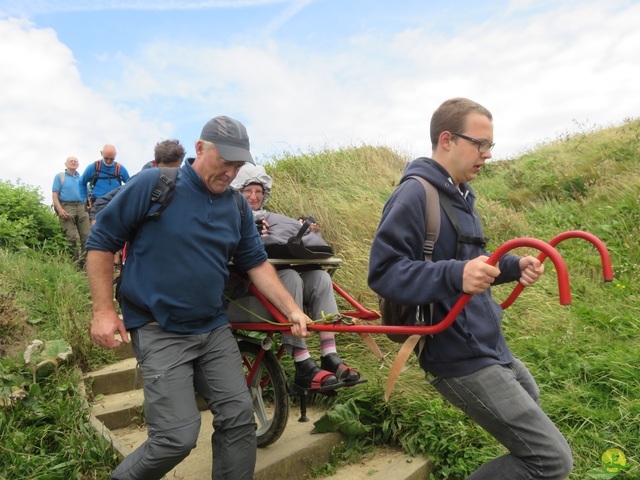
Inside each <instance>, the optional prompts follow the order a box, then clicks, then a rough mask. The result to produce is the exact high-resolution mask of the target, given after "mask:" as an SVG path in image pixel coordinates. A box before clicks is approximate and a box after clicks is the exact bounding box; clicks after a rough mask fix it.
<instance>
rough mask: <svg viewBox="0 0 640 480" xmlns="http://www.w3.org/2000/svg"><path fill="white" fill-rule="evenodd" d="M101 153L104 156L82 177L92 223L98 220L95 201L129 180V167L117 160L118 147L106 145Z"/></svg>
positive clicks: (83, 193) (82, 188)
mask: <svg viewBox="0 0 640 480" xmlns="http://www.w3.org/2000/svg"><path fill="white" fill-rule="evenodd" d="M100 154H101V155H102V158H101V159H100V160H96V161H95V162H93V163H91V164H89V165H88V166H87V168H85V170H84V172H83V173H82V177H80V195H81V196H82V198H83V199H86V205H87V207H88V210H89V217H90V218H91V223H92V224H93V223H95V221H96V211H95V209H94V208H93V202H95V201H96V199H98V198H100V197H102V196H104V195H106V194H107V193H109V192H110V191H111V190H114V189H116V188H118V187H119V186H120V185H122V184H123V183H126V182H127V181H128V180H129V172H127V169H126V168H125V167H124V165H122V164H120V163H119V162H116V155H117V154H116V147H114V146H113V145H105V146H104V147H102V150H101V151H100Z"/></svg>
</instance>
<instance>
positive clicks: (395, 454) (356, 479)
mask: <svg viewBox="0 0 640 480" xmlns="http://www.w3.org/2000/svg"><path fill="white" fill-rule="evenodd" d="M432 471H433V463H432V462H431V460H429V458H427V457H425V456H423V455H420V456H417V457H411V456H409V455H407V454H406V453H404V452H403V451H402V450H400V449H397V448H390V447H377V448H376V449H375V450H374V451H373V452H371V453H369V454H366V455H364V456H363V457H362V458H361V459H360V460H359V461H357V462H354V463H352V464H349V465H345V466H342V467H340V468H339V469H338V470H337V471H336V472H335V473H334V474H333V475H329V476H322V477H316V480H428V479H429V474H430V473H431V472H432Z"/></svg>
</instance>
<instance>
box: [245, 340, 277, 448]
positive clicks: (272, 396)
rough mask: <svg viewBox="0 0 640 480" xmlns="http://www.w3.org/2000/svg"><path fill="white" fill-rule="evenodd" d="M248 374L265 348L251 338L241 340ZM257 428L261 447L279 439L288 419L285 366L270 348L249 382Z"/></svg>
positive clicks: (246, 374) (246, 373)
mask: <svg viewBox="0 0 640 480" xmlns="http://www.w3.org/2000/svg"><path fill="white" fill-rule="evenodd" d="M238 347H239V348H240V354H241V355H242V362H243V368H244V373H245V376H248V374H249V370H250V369H251V368H252V367H253V365H254V363H255V361H256V359H257V358H258V354H259V353H260V351H261V350H262V347H261V346H260V345H258V344H255V343H252V342H249V341H244V340H243V341H240V342H238ZM249 390H250V391H251V397H252V398H253V411H254V416H255V420H256V424H257V425H258V428H257V430H256V436H257V442H258V448H263V447H266V446H268V445H271V444H272V443H274V442H276V441H277V440H278V439H279V438H280V436H281V435H282V432H284V429H285V427H286V426H287V421H288V420H289V391H288V389H287V379H286V376H285V373H284V370H283V369H282V365H280V362H279V361H278V359H277V358H276V356H275V355H274V354H273V353H271V352H270V351H265V352H264V356H263V357H262V362H261V364H260V367H259V370H258V372H257V374H256V375H255V376H254V377H253V380H252V382H251V384H250V385H249Z"/></svg>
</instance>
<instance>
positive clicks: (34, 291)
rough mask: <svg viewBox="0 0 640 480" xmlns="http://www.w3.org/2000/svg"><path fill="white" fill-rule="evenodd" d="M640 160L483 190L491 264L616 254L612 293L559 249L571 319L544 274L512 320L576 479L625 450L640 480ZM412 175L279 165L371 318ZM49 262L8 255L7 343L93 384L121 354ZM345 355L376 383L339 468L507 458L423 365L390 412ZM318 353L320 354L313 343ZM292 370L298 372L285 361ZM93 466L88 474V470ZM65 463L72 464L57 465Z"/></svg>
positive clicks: (610, 147)
mask: <svg viewBox="0 0 640 480" xmlns="http://www.w3.org/2000/svg"><path fill="white" fill-rule="evenodd" d="M639 158H640V121H638V120H629V121H627V122H625V123H624V124H622V125H619V126H615V127H611V128H606V129H602V130H594V131H588V132H584V133H583V134H579V135H572V136H567V137H565V138H559V139H558V140H557V141H555V142H553V143H549V144H545V145H541V146H540V147H538V148H536V149H535V150H532V151H530V152H528V153H527V154H525V155H523V156H522V157H519V158H515V159H512V160H508V161H501V162H491V163H489V164H487V165H486V166H485V168H484V169H483V171H482V172H481V173H480V176H479V177H478V179H477V180H476V181H474V183H473V186H474V188H475V190H476V193H477V194H478V197H479V204H478V208H479V209H480V211H481V213H482V215H483V220H484V226H485V234H486V235H487V236H488V237H490V238H491V242H490V244H489V248H490V249H495V248H496V247H497V246H499V245H500V244H501V243H503V242H504V241H506V240H509V239H511V238H515V237H535V238H539V239H543V240H549V239H551V238H552V237H554V236H555V235H556V234H558V233H560V232H563V231H566V230H574V229H581V230H586V231H589V232H591V233H593V234H595V235H596V236H598V237H599V238H601V239H602V240H603V241H604V242H605V244H606V245H607V247H608V249H609V251H610V254H611V259H612V262H613V267H614V273H615V280H614V281H613V282H611V283H607V284H605V283H604V282H603V280H602V270H601V266H600V258H599V256H598V254H597V252H596V250H595V249H594V248H593V247H592V246H591V244H589V243H587V242H585V241H583V240H568V241H566V242H564V243H562V244H561V245H560V246H559V247H558V250H559V251H560V253H561V254H562V256H563V258H564V259H565V261H566V263H567V266H568V268H569V272H570V280H571V291H572V296H573V302H572V305H571V306H560V305H559V303H558V294H557V281H556V278H555V275H554V272H553V265H552V264H551V263H550V262H546V264H545V265H546V268H547V274H546V275H545V276H544V278H543V279H542V281H541V282H539V283H538V284H536V285H535V286H534V287H532V288H528V289H525V291H524V292H523V293H522V295H521V296H520V297H519V299H518V300H517V301H516V302H515V303H514V305H513V306H512V307H510V308H509V309H508V310H506V311H505V319H504V330H505V333H506V335H507V338H508V341H509V343H510V346H511V348H512V350H513V351H514V353H515V354H516V355H517V356H518V357H519V358H520V359H521V360H523V361H524V362H525V363H526V364H527V366H528V367H529V368H530V370H531V372H532V373H533V375H534V376H535V377H536V379H537V381H538V383H539V386H540V388H541V403H542V406H543V408H544V410H545V411H546V412H547V414H548V415H549V416H550V417H551V418H552V419H553V420H554V421H555V422H556V424H557V425H558V426H559V428H560V429H561V430H562V432H563V433H564V434H565V435H566V436H567V438H568V439H569V443H570V444H571V446H572V449H573V452H574V456H575V464H576V466H575V470H574V473H573V474H572V476H571V477H570V478H572V479H576V480H577V479H584V478H594V479H595V478H611V476H610V475H609V476H607V474H606V472H605V471H604V469H603V467H602V462H601V458H602V455H603V454H604V453H605V452H606V451H607V450H609V449H611V448H618V449H620V450H621V451H622V452H623V453H624V454H625V455H626V457H627V460H628V462H629V468H628V469H626V471H624V472H622V473H620V474H619V476H618V478H637V477H638V476H640V468H639V467H638V462H639V461H640V459H639V458H638V451H637V448H638V439H639V438H640V332H639V326H640V315H639V310H640V302H639V299H640V267H639V264H640V247H639V246H638V228H639V225H640V221H639V220H640V219H639V216H640V206H639V204H638V202H639V200H638V193H637V192H639V191H640V173H639V170H638V168H637V167H638V166H639V160H638V159H639ZM406 161H407V159H404V158H402V157H400V156H399V155H397V154H396V153H395V152H393V151H392V150H390V149H387V148H373V147H368V146H361V147H354V148H350V149H344V150H340V151H332V150H326V151H319V152H311V153H299V154H291V155H287V156H284V157H279V158H273V159H271V160H270V161H269V162H268V164H267V170H268V172H269V173H270V174H271V175H272V176H273V178H274V188H273V193H272V196H271V199H270V201H269V205H268V208H270V209H271V210H273V211H278V212H281V213H285V214H289V215H291V216H298V215H300V214H307V215H309V214H311V215H314V216H315V217H316V218H317V219H318V222H319V224H320V226H321V231H322V233H323V236H324V237H325V238H326V239H327V240H329V241H330V243H332V244H333V246H334V248H335V250H336V252H337V253H338V255H339V256H341V257H342V258H343V259H344V263H343V268H342V269H340V270H339V271H338V272H337V273H336V277H335V278H336V279H337V281H338V283H339V284H341V285H342V286H343V287H345V288H346V289H347V290H348V291H349V292H350V293H351V294H353V295H354V296H355V297H356V298H358V299H359V300H361V301H362V302H363V303H364V304H365V305H367V306H369V307H371V308H375V307H376V297H375V295H374V294H373V293H372V292H371V291H370V290H369V289H368V287H367V285H366V275H367V265H368V255H369V248H370V244H371V240H372V237H373V234H374V232H375V229H376V227H377V224H378V221H379V218H380V213H381V211H382V207H383V205H384V202H385V201H386V199H387V198H388V196H389V194H390V193H391V192H392V191H393V189H394V188H395V186H396V183H397V181H398V179H399V178H400V174H401V172H402V170H403V168H404V165H405V163H406ZM1 214H2V212H1V211H0V216H1ZM524 251H526V250H523V251H521V252H517V253H524ZM528 253H534V254H536V255H537V252H528ZM42 258H43V257H40V256H39V255H38V254H36V253H28V254H25V253H16V252H14V251H12V250H9V249H2V250H0V294H1V295H2V296H1V297H0V300H1V303H0V307H1V308H0V334H1V335H2V336H3V337H4V341H3V343H4V344H5V345H6V344H8V340H7V339H9V338H10V337H11V338H13V339H14V343H16V342H18V343H19V341H18V339H21V338H29V337H31V338H33V335H36V333H35V331H37V332H38V333H37V334H38V335H39V337H40V338H41V339H43V340H44V339H50V338H60V337H62V338H65V339H66V340H67V341H68V342H70V343H71V344H72V345H73V346H74V348H75V350H76V362H77V363H78V364H79V365H80V366H82V367H83V368H85V369H87V368H91V367H93V366H97V365H99V364H100V363H102V362H104V361H108V359H109V354H108V353H105V352H103V351H101V350H99V349H97V348H93V347H92V346H91V345H90V343H89V341H88V339H87V336H86V331H87V325H88V322H89V321H90V303H89V297H88V289H87V287H86V282H85V281H84V278H83V276H82V274H81V273H79V272H75V271H74V270H73V268H72V266H71V265H70V263H69V262H68V261H67V260H66V259H52V258H50V257H46V258H47V259H48V260H47V261H46V262H43V261H42ZM512 288H513V285H512V286H502V287H499V288H496V289H494V296H495V297H496V299H497V300H498V301H501V300H502V299H504V298H506V297H507V296H508V294H509V293H510V291H511V289H512ZM9 317H10V318H9ZM376 340H377V341H378V343H379V345H380V347H381V348H382V350H383V352H384V353H385V354H387V355H388V357H389V358H390V359H392V358H393V357H394V356H395V353H396V352H397V349H398V346H397V345H396V344H393V343H391V342H389V341H387V340H386V338H384V337H383V336H377V337H376ZM338 341H339V348H340V351H341V354H342V355H343V357H345V358H347V359H348V360H349V362H350V364H353V366H355V367H357V368H358V369H359V370H360V371H361V372H363V373H364V375H365V376H366V377H367V378H368V379H369V382H368V383H366V384H364V385H361V386H359V387H358V388H354V389H349V390H345V391H343V392H341V393H340V395H339V396H338V399H337V401H336V402H335V403H334V404H333V405H332V412H333V414H334V415H335V416H337V417H339V418H341V419H343V420H345V425H349V426H350V428H353V429H354V430H357V431H359V432H360V433H359V434H358V435H357V436H354V437H353V438H352V439H351V441H350V443H349V444H348V445H347V446H346V447H345V448H344V449H343V450H342V452H337V454H336V462H339V461H340V459H341V458H344V457H348V456H349V455H350V454H353V452H354V451H358V450H359V449H362V448H367V446H368V445H371V444H375V443H395V444H401V445H403V447H404V448H405V449H406V450H407V451H409V452H416V453H417V452H424V453H427V454H429V455H431V456H432V458H433V459H434V461H435V463H436V465H437V467H438V470H437V474H436V478H450V479H459V478H464V477H465V476H466V475H468V474H469V473H470V472H472V471H473V470H474V469H475V468H477V467H478V466H479V465H480V464H482V463H484V462H485V461H487V460H488V459H490V458H493V457H494V456H496V455H499V454H501V453H503V452H502V450H501V447H500V446H499V445H497V444H496V442H495V441H493V440H492V439H491V438H490V437H489V436H487V435H486V434H485V433H484V432H483V431H482V430H480V429H479V428H478V427H477V426H475V425H474V424H473V423H471V422H469V421H467V420H466V419H465V418H464V416H463V415H462V414H461V413H459V412H458V411H457V410H456V409H454V408H452V407H450V406H448V405H447V404H445V403H444V402H443V401H442V400H441V399H440V398H439V397H438V396H437V395H436V394H435V393H434V392H433V390H432V389H431V388H430V387H429V386H428V384H427V383H426V381H425V380H424V376H423V374H422V373H421V370H420V369H419V368H418V367H417V365H416V362H415V360H413V359H411V360H410V361H409V363H408V365H409V367H410V368H409V370H408V371H407V372H405V373H403V374H402V375H401V378H400V380H399V381H398V384H397V385H396V388H395V390H394V392H393V394H392V397H391V400H390V402H389V403H385V402H384V401H383V398H382V395H383V392H384V388H385V384H386V379H387V376H388V368H387V367H386V366H385V365H381V364H380V362H378V360H377V359H376V358H375V357H374V355H373V354H372V353H370V352H369V351H368V350H367V348H366V347H365V346H364V344H363V343H362V341H361V340H360V338H359V337H358V336H356V335H346V334H345V335H340V336H339V339H338ZM314 342H316V343H314ZM3 343H0V346H2V345H3ZM311 348H312V349H318V345H317V339H316V340H314V341H312V344H311ZM283 363H284V365H285V368H287V369H290V368H291V365H290V364H289V363H288V362H287V361H286V360H285V361H284V362H283ZM2 365H4V363H3V364H2ZM3 368H4V370H2V371H0V378H3V379H4V380H3V381H4V382H5V385H6V384H7V380H6V378H7V375H8V373H7V371H8V370H7V367H3ZM3 372H4V373H3ZM2 375H4V376H3V377H2ZM58 375H64V374H63V373H62V372H58ZM64 378H67V377H64ZM56 381H57V382H58V383H59V382H62V381H66V380H64V379H60V378H57V380H56ZM43 385H44V384H43ZM43 390H44V386H43ZM56 395H57V396H56ZM56 395H53V397H56V398H57V397H60V395H59V394H56ZM53 397H52V398H53ZM63 397H64V398H66V397H65V396H64V395H63ZM51 402H52V403H53V402H54V401H53V400H51ZM53 418H55V417H53ZM10 422H14V423H15V425H14V426H16V428H21V429H22V431H23V432H25V431H26V430H25V428H24V427H23V426H22V427H21V426H20V425H23V424H20V423H18V421H17V420H16V415H13V416H12V415H11V412H10V410H8V409H6V408H4V409H3V408H0V437H1V438H0V445H2V447H1V448H0V465H8V464H10V462H17V461H21V460H24V458H25V457H24V456H22V455H20V452H21V450H20V449H21V448H25V447H24V445H25V444H28V441H29V438H27V439H26V440H25V439H22V440H20V439H16V438H15V437H14V436H13V435H12V434H9V433H8V432H9V430H8V427H7V425H9V423H10ZM77 422H79V423H80V424H81V423H82V419H81V418H80V419H77ZM86 435H90V434H88V433H86ZM83 438H86V437H83ZM92 441H93V440H91V441H86V444H90V443H91V442H92ZM52 442H53V440H52ZM78 442H79V444H81V445H85V443H82V442H81V441H80V440H78ZM77 450H78V454H77V456H76V457H74V456H73V455H72V454H70V453H68V452H67V453H66V455H70V456H71V458H72V459H73V461H74V462H75V463H74V465H75V467H74V468H76V470H71V471H72V472H82V475H84V476H81V477H78V478H106V476H101V475H104V472H106V471H108V468H107V467H108V463H109V462H110V461H113V459H110V458H108V455H106V456H100V455H99V454H98V453H95V454H93V455H88V453H87V452H92V450H90V449H88V450H87V449H82V448H80V447H78V449H77ZM11 452H13V453H11ZM80 452H84V453H80ZM83 455H84V456H85V457H87V456H88V457H89V459H88V460H80V458H82V456H83ZM105 457H106V458H105ZM65 458H67V457H65ZM55 461H57V462H58V463H60V462H61V461H62V460H60V458H57V459H54V460H52V464H55ZM65 461H71V460H68V459H67V460H65ZM83 462H86V463H83ZM100 465H102V466H103V468H101V467H100ZM2 468H5V467H2ZM330 468H331V467H330V466H328V467H327V469H330ZM3 477H4V476H3V472H2V470H1V469H0V478H3ZM24 478H26V477H24ZM33 478H36V477H33ZM42 478H49V477H42ZM60 478H71V476H70V475H68V474H67V476H66V477H60Z"/></svg>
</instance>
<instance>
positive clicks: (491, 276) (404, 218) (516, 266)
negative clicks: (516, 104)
mask: <svg viewBox="0 0 640 480" xmlns="http://www.w3.org/2000/svg"><path fill="white" fill-rule="evenodd" d="M431 143H432V155H431V158H418V159H416V160H414V161H412V162H411V163H409V164H408V165H407V167H406V169H405V171H404V173H403V175H402V178H401V180H400V185H399V186H398V188H397V189H396V190H395V191H394V193H393V194H392V195H391V197H390V198H389V200H388V201H387V203H386V205H385V207H384V210H383V213H382V217H381V220H380V225H379V227H378V231H377V232H376V234H375V237H374V239H373V244H372V246H371V254H370V263H369V277H368V281H369V285H370V287H371V288H372V289H373V290H374V291H375V292H376V293H378V294H379V295H381V296H382V297H384V298H386V299H388V300H390V301H394V302H398V303H404V304H408V305H422V306H428V305H430V304H433V307H434V308H433V318H429V317H430V315H431V313H430V308H422V309H421V310H422V311H423V313H424V315H425V316H426V317H427V318H426V319H425V320H426V324H437V323H439V322H440V321H442V320H443V318H444V317H445V316H446V315H447V313H448V312H449V311H450V310H451V308H452V307H453V305H454V303H455V302H456V300H457V299H458V298H459V297H460V295H461V294H462V293H469V294H473V296H472V297H471V300H470V301H469V303H468V304H467V306H466V307H465V309H464V310H463V311H462V313H461V314H460V315H459V316H458V317H457V319H456V321H455V322H454V323H453V324H452V325H451V326H450V327H449V328H448V329H447V330H445V331H444V332H442V333H440V334H437V335H430V336H426V337H424V341H425V342H424V346H423V348H422V350H421V351H420V358H419V361H420V365H421V366H422V368H423V369H424V370H425V371H426V372H427V378H429V380H430V383H431V384H432V385H433V386H434V387H435V389H436V390H437V391H438V392H439V393H440V394H441V395H442V396H443V397H444V398H445V399H447V400H448V401H449V402H451V403H452V404H453V405H455V406H457V407H459V408H461V409H462V410H463V411H464V412H465V413H466V414H467V415H468V416H469V417H471V418H472V419H473V420H474V421H476V422H477V423H478V424H479V425H480V426H481V427H482V428H484V429H485V430H486V431H487V432H489V433H490V434H491V435H492V436H493V437H495V438H496V439H497V440H498V441H499V442H500V443H502V444H503V445H504V446H505V447H506V448H507V449H508V453H507V454H505V455H503V456H501V457H498V458H496V459H494V460H492V461H490V462H488V463H486V464H485V465H483V466H482V467H481V468H480V469H479V470H477V471H476V472H475V473H473V474H472V475H471V476H470V477H469V478H470V479H474V480H478V479H487V480H496V479H505V480H506V479H509V480H517V479H564V478H566V477H567V476H568V475H569V473H570V472H571V469H572V463H573V462H572V455H571V450H570V448H569V445H568V443H567V441H566V440H565V438H564V437H563V436H562V434H561V433H560V431H559V430H558V428H557V427H556V426H555V425H554V424H553V422H552V421H551V420H550V419H549V418H548V417H547V416H546V415H545V413H544V412H543V411H542V409H541V408H540V404H539V399H538V395H539V390H538V386H537V385H536V382H535V380H534V379H533V377H532V376H531V374H530V373H529V371H528V370H527V368H526V367H525V366H524V365H523V363H522V362H521V361H519V360H518V359H517V358H515V357H514V356H513V354H512V353H511V351H510V350H509V347H508V346H507V343H506V341H505V337H504V335H503V333H502V330H501V319H502V309H501V308H500V305H498V304H497V303H496V302H495V301H494V300H493V298H492V297H491V290H490V287H491V285H496V284H500V283H505V282H510V281H515V280H519V281H520V282H521V283H522V284H524V285H532V284H533V283H535V282H536V281H537V280H538V278H539V277H540V275H541V274H542V273H543V266H542V265H541V264H540V262H539V261H538V260H537V259H536V258H534V257H532V256H525V257H522V258H520V257H517V256H515V255H510V254H509V255H505V256H504V257H503V258H502V259H501V260H500V262H499V265H498V266H491V265H489V264H487V263H486V260H487V259H488V255H489V253H488V252H486V251H485V249H484V246H483V241H482V239H483V231H482V226H481V224H480V219H479V215H478V212H477V211H476V209H475V195H474V193H473V190H472V188H471V187H470V186H469V182H470V181H472V180H473V179H475V178H476V176H477V175H478V173H479V172H480V170H481V169H482V167H483V165H484V163H485V162H486V161H487V160H488V159H490V158H491V149H492V147H493V119H492V115H491V113H490V112H489V111H488V110H487V109H486V108H484V107H483V106H481V105H479V104H477V103H475V102H473V101H471V100H468V99H464V98H454V99H450V100H447V101H445V102H444V103H443V104H442V105H441V106H440V107H439V108H438V109H437V110H436V111H435V113H434V114H433V117H432V119H431ZM412 175H418V176H420V177H422V178H424V179H425V180H427V181H428V182H430V183H431V184H432V185H433V186H435V187H436V188H437V190H438V194H439V196H440V197H441V198H442V197H445V196H446V197H447V198H448V199H449V203H450V204H451V205H452V207H453V208H452V209H453V211H454V214H455V217H456V218H457V223H458V225H459V227H458V228H459V232H456V229H455V228H454V226H453V223H452V222H451V220H450V219H449V217H448V216H447V215H446V214H445V212H444V210H443V209H442V208H441V225H440V236H439V238H438V241H437V242H436V244H435V248H434V250H433V255H432V260H431V261H425V260H424V256H423V251H422V249H423V245H424V240H425V208H426V196H425V190H424V188H423V186H422V185H421V184H420V182H419V181H417V180H416V179H411V178H409V177H410V176H412ZM458 235H459V236H458ZM462 239H464V240H465V242H466V243H463V242H462V241H461V240H462Z"/></svg>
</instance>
